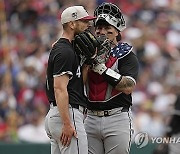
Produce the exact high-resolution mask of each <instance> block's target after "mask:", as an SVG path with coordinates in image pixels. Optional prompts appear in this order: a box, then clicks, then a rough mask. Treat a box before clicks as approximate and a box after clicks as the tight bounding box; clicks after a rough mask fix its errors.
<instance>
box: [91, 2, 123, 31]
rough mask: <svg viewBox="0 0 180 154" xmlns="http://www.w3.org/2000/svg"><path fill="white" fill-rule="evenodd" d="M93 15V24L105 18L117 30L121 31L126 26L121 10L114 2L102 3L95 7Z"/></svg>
mask: <svg viewBox="0 0 180 154" xmlns="http://www.w3.org/2000/svg"><path fill="white" fill-rule="evenodd" d="M94 16H96V17H97V18H96V19H95V21H94V25H95V26H96V25H97V23H98V22H99V21H100V20H105V21H106V22H108V23H109V24H110V25H112V26H114V27H115V28H116V29H117V30H119V31H123V30H124V29H125V28H126V25H125V20H124V17H123V15H122V13H121V10H120V9H119V8H118V7H117V6H116V5H115V4H112V3H106V2H105V3H102V4H101V5H99V6H98V7H97V8H96V9H95V11H94Z"/></svg>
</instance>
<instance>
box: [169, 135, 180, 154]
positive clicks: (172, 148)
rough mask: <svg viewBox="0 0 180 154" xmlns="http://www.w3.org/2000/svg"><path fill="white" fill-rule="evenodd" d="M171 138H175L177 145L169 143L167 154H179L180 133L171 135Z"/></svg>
mask: <svg viewBox="0 0 180 154" xmlns="http://www.w3.org/2000/svg"><path fill="white" fill-rule="evenodd" d="M171 138H175V140H176V142H178V143H169V154H180V143H179V141H180V133H179V134H175V135H173V136H172V137H171Z"/></svg>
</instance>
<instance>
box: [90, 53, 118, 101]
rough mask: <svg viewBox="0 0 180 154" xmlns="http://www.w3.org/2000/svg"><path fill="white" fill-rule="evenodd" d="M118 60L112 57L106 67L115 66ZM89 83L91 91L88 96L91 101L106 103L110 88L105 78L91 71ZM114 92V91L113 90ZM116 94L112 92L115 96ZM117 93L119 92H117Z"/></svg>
mask: <svg viewBox="0 0 180 154" xmlns="http://www.w3.org/2000/svg"><path fill="white" fill-rule="evenodd" d="M116 60H117V58H116V57H112V56H110V57H109V59H108V61H107V62H106V67H108V68H111V67H112V66H113V64H114V63H115V62H116ZM88 77H89V79H90V80H89V81H88V86H89V88H88V89H89V91H88V96H89V101H92V102H93V101H94V102H98V101H105V99H106V98H105V97H106V92H107V88H108V83H107V82H106V80H105V79H104V78H103V76H101V75H99V74H97V73H95V72H93V71H90V72H89V74H88ZM113 91H114V90H113ZM113 93H114V92H112V95H113ZM116 93H117V92H116Z"/></svg>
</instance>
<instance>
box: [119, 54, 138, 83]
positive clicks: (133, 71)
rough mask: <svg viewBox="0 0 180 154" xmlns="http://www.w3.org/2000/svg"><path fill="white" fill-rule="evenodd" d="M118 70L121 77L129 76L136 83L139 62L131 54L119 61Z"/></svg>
mask: <svg viewBox="0 0 180 154" xmlns="http://www.w3.org/2000/svg"><path fill="white" fill-rule="evenodd" d="M118 70H119V73H120V74H121V75H122V76H129V77H131V78H133V79H134V80H135V81H136V80H137V77H138V71H139V62H138V59H137V57H136V55H135V54H134V53H133V52H131V53H129V54H128V55H127V56H125V57H124V58H122V59H119V60H118Z"/></svg>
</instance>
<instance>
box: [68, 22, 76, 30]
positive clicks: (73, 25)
mask: <svg viewBox="0 0 180 154" xmlns="http://www.w3.org/2000/svg"><path fill="white" fill-rule="evenodd" d="M69 27H70V28H71V29H75V27H76V22H74V21H70V22H69Z"/></svg>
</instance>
